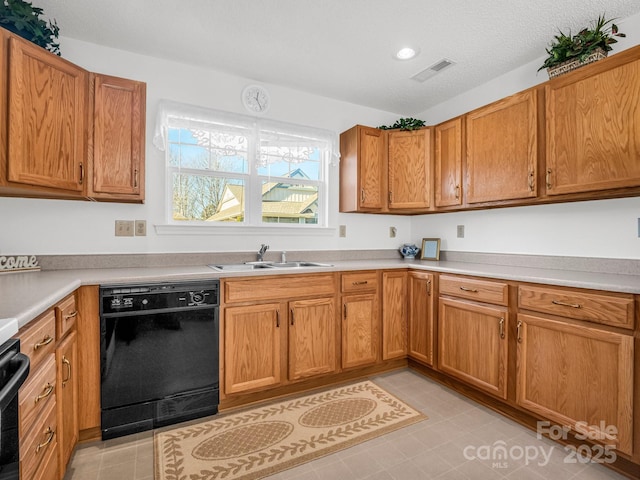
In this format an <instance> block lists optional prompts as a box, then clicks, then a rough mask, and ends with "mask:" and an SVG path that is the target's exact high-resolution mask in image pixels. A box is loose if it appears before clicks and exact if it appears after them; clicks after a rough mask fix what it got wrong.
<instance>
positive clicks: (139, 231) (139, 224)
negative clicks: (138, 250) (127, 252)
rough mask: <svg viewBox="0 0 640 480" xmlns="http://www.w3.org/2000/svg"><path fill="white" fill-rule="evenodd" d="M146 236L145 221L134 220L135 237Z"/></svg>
mask: <svg viewBox="0 0 640 480" xmlns="http://www.w3.org/2000/svg"><path fill="white" fill-rule="evenodd" d="M146 235H147V221H146V220H136V236H137V237H144V236H146Z"/></svg>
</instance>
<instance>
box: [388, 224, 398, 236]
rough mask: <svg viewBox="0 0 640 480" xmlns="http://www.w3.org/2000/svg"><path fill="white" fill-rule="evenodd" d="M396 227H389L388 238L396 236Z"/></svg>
mask: <svg viewBox="0 0 640 480" xmlns="http://www.w3.org/2000/svg"><path fill="white" fill-rule="evenodd" d="M397 233H398V229H397V228H396V227H389V238H396V234H397Z"/></svg>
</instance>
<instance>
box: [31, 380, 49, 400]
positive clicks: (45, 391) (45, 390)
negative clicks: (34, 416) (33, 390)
mask: <svg viewBox="0 0 640 480" xmlns="http://www.w3.org/2000/svg"><path fill="white" fill-rule="evenodd" d="M53 388H54V387H53V385H51V384H50V383H49V382H47V384H46V385H45V386H44V388H43V389H42V393H41V394H40V395H38V396H37V397H36V398H35V399H34V402H33V403H38V402H39V401H40V400H42V399H43V398H47V397H48V396H49V395H51V393H52V392H53Z"/></svg>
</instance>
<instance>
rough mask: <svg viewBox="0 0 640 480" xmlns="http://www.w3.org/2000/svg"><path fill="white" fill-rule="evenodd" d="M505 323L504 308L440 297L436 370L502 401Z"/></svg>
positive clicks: (507, 315)
mask: <svg viewBox="0 0 640 480" xmlns="http://www.w3.org/2000/svg"><path fill="white" fill-rule="evenodd" d="M508 323H509V312H508V310H507V308H506V307H501V306H495V305H484V304H479V303H473V302H470V301H466V300H457V299H451V298H443V297H440V308H439V317H438V368H439V369H440V370H441V371H442V372H444V373H447V374H449V375H452V376H454V377H456V378H459V379H460V380H463V381H465V382H467V383H469V384H471V385H474V386H475V387H477V388H480V389H481V390H484V391H486V392H489V393H491V394H493V395H496V396H498V397H500V398H503V399H506V398H507V373H508V368H507V367H508V365H507V352H508V338H507V337H508V328H507V325H508Z"/></svg>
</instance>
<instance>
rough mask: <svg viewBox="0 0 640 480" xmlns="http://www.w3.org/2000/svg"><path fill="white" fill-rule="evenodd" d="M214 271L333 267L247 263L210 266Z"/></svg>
mask: <svg viewBox="0 0 640 480" xmlns="http://www.w3.org/2000/svg"><path fill="white" fill-rule="evenodd" d="M208 266H209V267H211V268H213V269H214V270H218V271H220V272H249V271H252V270H260V269H265V268H313V267H333V265H331V264H329V263H319V262H306V261H296V262H279V263H276V262H247V263H228V264H220V265H208Z"/></svg>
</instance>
